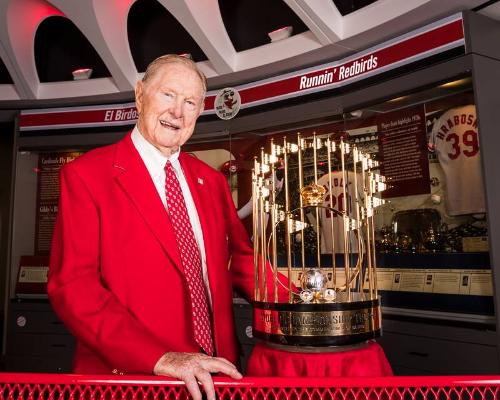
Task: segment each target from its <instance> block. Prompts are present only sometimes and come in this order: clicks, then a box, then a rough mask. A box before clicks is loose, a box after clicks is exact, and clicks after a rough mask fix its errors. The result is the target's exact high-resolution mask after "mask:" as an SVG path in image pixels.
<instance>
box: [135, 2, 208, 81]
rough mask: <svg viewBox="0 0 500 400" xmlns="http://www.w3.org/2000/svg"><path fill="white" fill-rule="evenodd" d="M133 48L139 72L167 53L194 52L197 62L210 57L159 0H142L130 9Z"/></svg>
mask: <svg viewBox="0 0 500 400" xmlns="http://www.w3.org/2000/svg"><path fill="white" fill-rule="evenodd" d="M127 30H128V40H129V44H130V51H131V52H132V57H133V58H134V62H135V66H136V68H137V70H138V71H139V72H144V71H145V70H146V67H147V65H148V64H149V63H150V62H151V61H153V60H154V59H155V58H157V57H159V56H162V55H164V54H186V53H188V54H191V57H192V58H193V60H194V61H196V62H198V61H205V60H207V56H206V55H205V53H204V52H203V50H201V48H200V47H199V46H198V44H197V43H196V42H195V41H194V39H193V38H192V37H191V35H190V34H189V33H188V32H187V31H186V29H184V27H183V26H182V25H181V24H180V23H179V21H177V20H176V19H175V18H174V16H173V15H172V14H170V12H169V11H168V10H166V9H165V8H164V7H163V6H162V5H161V4H160V3H158V2H157V1H156V0H139V1H137V2H135V3H134V4H133V5H132V7H131V8H130V11H129V14H128V22H127Z"/></svg>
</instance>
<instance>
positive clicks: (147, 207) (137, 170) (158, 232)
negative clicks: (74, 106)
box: [113, 134, 182, 271]
mask: <svg viewBox="0 0 500 400" xmlns="http://www.w3.org/2000/svg"><path fill="white" fill-rule="evenodd" d="M113 168H114V169H115V172H116V176H115V179H116V181H117V182H118V184H119V185H120V186H121V188H122V189H123V191H124V192H125V193H127V195H128V198H129V199H130V201H131V202H132V203H133V204H134V206H135V207H136V208H137V210H138V211H139V213H140V214H141V215H142V217H143V218H144V221H145V223H146V225H147V226H148V227H149V229H151V231H152V232H153V234H154V235H155V236H156V238H157V239H158V241H159V242H160V244H161V246H162V247H163V248H164V250H165V252H166V253H167V255H168V257H169V258H170V259H171V260H172V263H173V264H174V265H175V266H176V267H177V268H178V269H179V270H180V271H182V265H181V260H180V256H179V250H178V249H177V241H176V238H175V233H174V230H173V227H172V224H171V223H170V219H169V218H168V215H167V212H166V211H165V208H164V206H163V203H162V201H161V199H160V198H159V196H158V192H157V190H156V187H155V185H154V183H153V181H152V180H151V177H150V175H149V172H148V170H147V168H146V166H145V165H144V162H143V161H142V159H141V157H140V155H139V153H138V152H137V150H136V149H135V147H134V144H133V143H132V139H131V137H130V134H128V135H127V136H126V137H125V138H124V139H123V140H121V141H120V142H118V143H117V149H116V154H115V160H114V164H113Z"/></svg>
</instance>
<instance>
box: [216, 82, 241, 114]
mask: <svg viewBox="0 0 500 400" xmlns="http://www.w3.org/2000/svg"><path fill="white" fill-rule="evenodd" d="M240 107H241V98H240V94H239V93H238V91H237V90H236V89H233V88H224V89H222V90H221V91H220V92H219V93H217V96H215V113H216V114H217V116H218V117H219V118H220V119H231V118H234V117H235V116H236V114H238V111H240Z"/></svg>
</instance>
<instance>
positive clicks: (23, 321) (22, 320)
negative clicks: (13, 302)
mask: <svg viewBox="0 0 500 400" xmlns="http://www.w3.org/2000/svg"><path fill="white" fill-rule="evenodd" d="M26 322H27V321H26V317H25V316H23V315H20V316H19V317H17V320H16V323H17V326H19V327H21V328H23V327H24V326H26Z"/></svg>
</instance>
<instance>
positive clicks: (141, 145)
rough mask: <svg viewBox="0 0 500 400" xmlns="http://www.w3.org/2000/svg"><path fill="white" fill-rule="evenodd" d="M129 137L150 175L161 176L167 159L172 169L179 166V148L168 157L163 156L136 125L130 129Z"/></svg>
mask: <svg viewBox="0 0 500 400" xmlns="http://www.w3.org/2000/svg"><path fill="white" fill-rule="evenodd" d="M131 139H132V143H134V146H135V148H136V149H137V151H138V152H139V155H140V156H141V158H142V160H143V161H144V164H145V165H146V168H147V169H148V171H149V174H150V175H151V176H155V177H157V176H161V175H162V174H163V170H164V168H165V164H166V163H167V161H170V162H171V163H172V167H174V169H176V170H178V169H179V168H180V164H179V154H180V149H179V151H177V152H175V153H174V154H172V155H171V156H170V157H165V156H164V155H163V154H162V153H161V152H160V151H159V150H158V149H157V148H156V147H155V146H153V145H152V144H151V143H149V142H148V141H147V140H146V139H145V138H144V136H142V134H141V133H140V132H139V129H138V128H137V126H135V127H134V129H133V130H132V135H131Z"/></svg>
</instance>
